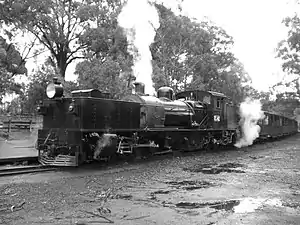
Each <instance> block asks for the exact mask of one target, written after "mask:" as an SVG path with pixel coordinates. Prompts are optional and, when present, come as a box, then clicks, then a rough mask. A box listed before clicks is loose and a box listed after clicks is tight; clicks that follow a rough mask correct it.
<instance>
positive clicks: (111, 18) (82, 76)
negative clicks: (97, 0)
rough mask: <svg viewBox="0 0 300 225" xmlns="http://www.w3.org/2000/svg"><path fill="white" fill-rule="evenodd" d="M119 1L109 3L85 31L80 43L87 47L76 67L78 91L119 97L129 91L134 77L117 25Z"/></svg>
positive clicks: (124, 39) (125, 45)
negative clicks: (106, 93) (84, 89)
mask: <svg viewBox="0 0 300 225" xmlns="http://www.w3.org/2000/svg"><path fill="white" fill-rule="evenodd" d="M121 6H122V4H121V1H117V0H115V1H110V5H108V7H106V8H103V10H104V12H103V14H99V15H100V16H99V17H98V18H96V26H95V27H93V28H92V27H91V28H89V29H87V30H86V32H85V33H84V34H83V35H82V38H81V39H80V42H82V43H84V44H86V45H87V46H88V47H87V51H86V52H85V56H86V58H87V59H86V60H84V61H82V62H80V63H78V64H77V66H76V74H77V75H78V83H79V86H80V88H96V89H100V90H102V91H107V92H110V93H111V95H112V97H114V98H119V97H121V96H122V95H123V94H124V93H126V92H128V91H129V89H130V88H129V87H130V86H131V82H132V80H134V77H133V76H132V74H131V66H132V63H133V59H132V56H131V55H130V54H129V53H128V52H127V40H126V37H125V35H124V33H123V30H122V29H121V28H120V27H119V26H118V22H117V16H118V14H119V13H120V10H121ZM103 15H106V16H103Z"/></svg>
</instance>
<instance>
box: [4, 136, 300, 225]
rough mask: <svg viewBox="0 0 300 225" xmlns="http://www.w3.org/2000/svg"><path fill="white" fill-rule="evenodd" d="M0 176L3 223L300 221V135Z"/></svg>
mask: <svg viewBox="0 0 300 225" xmlns="http://www.w3.org/2000/svg"><path fill="white" fill-rule="evenodd" d="M97 167H98V168H91V167H86V168H82V169H77V170H69V171H60V172H48V173H39V174H30V175H28V174H27V175H21V176H14V177H1V178H0V224H66V225H68V224H105V223H114V224H172V225H175V224H181V225H183V224H199V225H200V224H203V225H213V224H216V225H221V224H222V225H223V224H224V225H225V224H226V225H229V224H249V225H250V224H251V225H252V224H253V225H259V224H270V225H275V224H280V225H282V224H300V179H299V178H300V134H297V135H295V136H292V137H288V138H285V139H283V140H280V141H276V142H272V143H265V144H259V145H255V146H251V147H248V148H244V149H239V150H237V149H235V150H227V151H222V152H210V153H205V152H202V153H197V154H188V155H187V154H185V155H180V156H176V157H175V156H174V157H172V156H169V157H166V156H164V157H161V158H160V159H152V160H148V161H143V162H135V163H122V164H120V165H114V166H109V167H108V168H107V167H106V168H103V167H102V166H100V165H99V166H97Z"/></svg>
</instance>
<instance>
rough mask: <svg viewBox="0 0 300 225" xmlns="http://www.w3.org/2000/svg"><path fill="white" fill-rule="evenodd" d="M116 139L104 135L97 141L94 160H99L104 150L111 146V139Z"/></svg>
mask: <svg viewBox="0 0 300 225" xmlns="http://www.w3.org/2000/svg"><path fill="white" fill-rule="evenodd" d="M112 137H115V135H113V134H111V135H110V134H103V135H102V136H101V137H100V139H99V140H98V141H97V145H96V147H95V151H94V159H97V158H98V156H99V155H100V154H101V152H102V150H103V149H104V148H105V147H107V146H109V145H111V138H112Z"/></svg>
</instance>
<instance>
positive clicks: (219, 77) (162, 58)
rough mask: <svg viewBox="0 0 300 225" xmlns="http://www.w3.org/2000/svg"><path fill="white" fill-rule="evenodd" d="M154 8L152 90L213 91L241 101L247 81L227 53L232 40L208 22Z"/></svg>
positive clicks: (161, 8) (162, 8)
mask: <svg viewBox="0 0 300 225" xmlns="http://www.w3.org/2000/svg"><path fill="white" fill-rule="evenodd" d="M155 6H156V8H157V9H158V11H159V16H160V27H159V29H157V31H156V33H157V34H156V37H155V41H154V43H153V44H152V45H151V52H152V57H153V61H152V64H153V68H154V73H153V80H154V83H155V87H156V88H159V87H160V86H165V85H166V86H171V87H172V88H173V89H174V90H175V91H179V90H186V89H202V90H213V91H218V92H223V93H224V94H226V95H228V96H229V97H231V98H232V99H233V100H234V101H236V102H238V101H241V100H242V99H243V98H244V97H245V93H246V91H247V90H246V89H247V87H244V86H245V84H246V83H247V82H248V83H249V82H250V80H251V79H250V77H249V76H248V74H247V72H246V71H245V69H244V66H243V65H242V63H241V62H239V61H238V60H237V59H236V58H235V57H234V55H233V53H232V52H231V47H232V45H233V38H232V37H231V36H229V35H228V34H227V33H226V31H225V30H224V29H222V28H221V27H218V26H216V25H214V24H213V23H212V22H210V21H206V22H205V21H203V22H196V21H195V20H193V19H190V18H188V17H185V16H182V15H179V16H177V15H175V14H174V13H173V12H172V11H171V10H170V9H168V8H166V7H165V6H163V5H161V4H155ZM248 89H249V90H250V88H248Z"/></svg>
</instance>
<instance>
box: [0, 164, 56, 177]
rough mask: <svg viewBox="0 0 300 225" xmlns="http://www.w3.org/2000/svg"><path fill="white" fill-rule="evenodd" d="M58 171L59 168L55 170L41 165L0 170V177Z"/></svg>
mask: <svg viewBox="0 0 300 225" xmlns="http://www.w3.org/2000/svg"><path fill="white" fill-rule="evenodd" d="M58 169H59V168H57V167H50V166H41V165H37V166H20V167H13V168H3V169H0V177H3V176H13V175H20V174H27V173H38V172H46V171H55V170H58Z"/></svg>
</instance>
